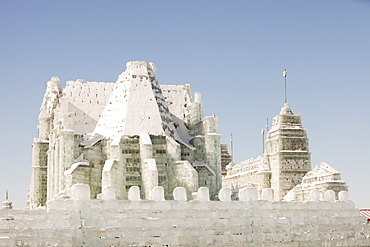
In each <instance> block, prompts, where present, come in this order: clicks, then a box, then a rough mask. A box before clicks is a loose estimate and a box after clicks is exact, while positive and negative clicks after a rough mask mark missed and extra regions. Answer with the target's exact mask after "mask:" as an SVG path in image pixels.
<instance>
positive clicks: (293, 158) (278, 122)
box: [266, 103, 311, 200]
mask: <svg viewBox="0 0 370 247" xmlns="http://www.w3.org/2000/svg"><path fill="white" fill-rule="evenodd" d="M266 143H267V150H266V151H267V155H268V157H269V161H270V168H271V188H272V189H273V190H274V200H282V199H283V197H284V195H285V194H286V193H287V192H288V191H289V190H291V189H292V188H293V187H294V186H296V185H297V184H300V183H301V182H302V177H303V176H304V175H305V174H306V173H307V172H309V171H310V170H311V154H310V152H309V148H308V138H307V131H306V129H304V128H303V126H302V123H301V115H295V114H293V112H292V110H291V109H290V107H289V105H288V103H285V104H284V106H283V107H282V108H281V111H280V113H279V114H278V115H277V116H276V117H274V119H273V123H272V128H271V129H270V131H269V132H268V133H267V139H266Z"/></svg>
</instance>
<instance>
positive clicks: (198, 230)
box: [0, 184, 370, 247]
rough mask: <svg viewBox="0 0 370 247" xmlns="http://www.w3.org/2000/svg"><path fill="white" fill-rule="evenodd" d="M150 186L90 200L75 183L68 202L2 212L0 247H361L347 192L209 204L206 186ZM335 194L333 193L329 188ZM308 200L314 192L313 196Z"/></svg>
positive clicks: (363, 239) (365, 233) (369, 232)
mask: <svg viewBox="0 0 370 247" xmlns="http://www.w3.org/2000/svg"><path fill="white" fill-rule="evenodd" d="M163 193H164V191H163V188H162V187H155V188H154V189H153V190H152V192H151V195H150V196H151V199H150V200H140V197H139V196H138V195H140V192H139V190H138V188H135V187H132V189H131V190H130V192H129V199H130V200H115V199H114V187H113V186H111V187H106V188H105V189H104V190H103V194H102V197H101V198H102V199H94V200H90V199H89V195H90V194H89V186H87V185H84V184H76V185H74V186H73V187H72V188H71V191H70V196H71V199H57V200H50V201H49V202H48V204H47V208H46V209H45V208H40V209H36V210H14V209H6V210H0V218H1V219H2V220H1V221H0V229H1V230H0V239H1V241H0V246H15V245H16V244H20V243H21V244H23V246H45V245H49V246H56V245H58V246H262V245H263V246H282V245H283V246H292V247H293V246H298V245H300V246H365V245H366V244H368V243H369V241H370V237H369V236H370V225H367V224H365V222H366V218H364V217H362V216H360V212H359V210H358V209H356V208H355V206H354V204H353V203H352V202H350V201H348V200H347V199H348V198H346V197H345V196H344V197H343V198H341V199H342V201H336V202H330V201H329V199H330V198H331V197H330V195H328V197H327V198H325V200H326V201H307V202H281V201H271V200H269V199H271V198H272V193H271V190H265V193H263V195H262V196H261V198H260V199H262V200H258V198H257V193H256V190H255V188H247V189H246V190H245V191H244V192H241V194H242V196H241V197H240V199H241V201H230V198H229V195H230V190H229V189H228V188H226V189H223V190H221V192H220V194H219V198H220V199H221V200H222V201H210V200H209V195H208V189H207V188H204V187H203V188H200V189H199V190H198V193H197V200H192V201H186V193H185V191H184V189H183V188H176V189H175V190H174V199H175V200H164V197H163ZM328 194H332V193H328ZM312 196H313V198H314V197H315V195H314V193H313V195H312Z"/></svg>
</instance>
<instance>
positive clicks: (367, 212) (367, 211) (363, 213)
mask: <svg viewBox="0 0 370 247" xmlns="http://www.w3.org/2000/svg"><path fill="white" fill-rule="evenodd" d="M360 215H361V216H364V217H366V218H367V223H369V222H370V209H360Z"/></svg>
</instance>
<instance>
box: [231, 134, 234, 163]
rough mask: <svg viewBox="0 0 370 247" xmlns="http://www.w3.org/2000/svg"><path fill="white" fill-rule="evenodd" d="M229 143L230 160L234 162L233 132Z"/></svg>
mask: <svg viewBox="0 0 370 247" xmlns="http://www.w3.org/2000/svg"><path fill="white" fill-rule="evenodd" d="M230 143H231V162H232V163H234V147H233V133H231V138H230Z"/></svg>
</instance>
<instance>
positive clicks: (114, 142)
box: [28, 61, 221, 208]
mask: <svg viewBox="0 0 370 247" xmlns="http://www.w3.org/2000/svg"><path fill="white" fill-rule="evenodd" d="M155 71H156V68H155V66H154V64H152V63H147V62H140V61H133V62H128V63H127V69H126V71H125V72H123V73H122V74H121V75H119V77H118V80H117V82H116V83H105V82H86V81H84V80H77V81H68V82H67V83H66V87H65V88H64V89H63V88H62V87H61V84H60V81H59V79H58V78H57V77H53V78H51V80H50V81H49V82H48V83H47V88H46V93H45V96H44V100H43V103H42V106H41V108H40V115H39V125H38V130H39V134H38V138H35V139H34V142H33V145H32V170H31V184H30V188H29V196H28V204H29V207H30V208H35V207H38V206H40V205H41V206H44V205H46V201H47V200H50V199H52V198H68V197H69V196H70V188H71V187H72V186H73V185H74V184H77V183H83V184H87V185H89V186H90V196H91V198H97V197H99V195H100V194H101V193H102V188H104V187H106V186H114V187H115V194H116V197H117V199H127V197H128V190H129V188H130V187H132V186H139V187H140V188H141V193H142V195H141V196H142V198H148V197H149V192H150V191H151V190H152V189H153V188H154V187H155V186H158V185H160V186H162V187H163V188H164V190H165V197H166V199H169V198H171V197H172V194H171V193H170V192H172V190H173V189H174V188H176V187H178V186H181V187H185V188H186V190H187V193H188V196H189V198H191V195H192V193H193V192H196V191H197V189H198V187H201V186H202V187H208V188H209V190H210V194H211V198H212V199H214V198H215V197H216V195H217V193H218V191H219V190H220V189H221V154H220V153H221V148H220V135H219V134H218V118H217V117H216V116H210V117H203V103H202V102H201V94H200V93H195V98H194V100H192V97H191V93H190V86H189V85H159V84H158V81H157V78H156V74H155Z"/></svg>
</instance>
